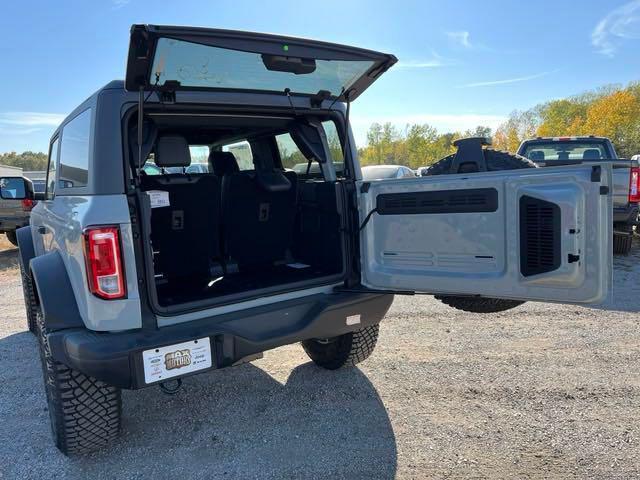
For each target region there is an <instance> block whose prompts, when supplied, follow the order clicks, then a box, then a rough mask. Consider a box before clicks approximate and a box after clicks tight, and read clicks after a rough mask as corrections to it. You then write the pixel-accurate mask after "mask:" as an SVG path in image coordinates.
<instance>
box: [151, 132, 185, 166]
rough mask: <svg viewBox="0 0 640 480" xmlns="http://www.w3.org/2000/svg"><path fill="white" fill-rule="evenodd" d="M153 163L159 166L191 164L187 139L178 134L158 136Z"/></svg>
mask: <svg viewBox="0 0 640 480" xmlns="http://www.w3.org/2000/svg"><path fill="white" fill-rule="evenodd" d="M155 163H156V165H157V166H159V167H161V168H166V167H188V166H189V165H191V152H189V144H188V143H187V140H186V139H185V138H184V137H181V136H180V135H165V136H163V137H158V142H157V143H156V156H155Z"/></svg>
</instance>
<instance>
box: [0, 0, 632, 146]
mask: <svg viewBox="0 0 640 480" xmlns="http://www.w3.org/2000/svg"><path fill="white" fill-rule="evenodd" d="M2 10H3V12H2V16H1V17H0V53H1V55H2V63H3V68H2V73H1V75H0V86H1V87H2V88H1V89H0V90H1V91H2V102H1V103H0V152H5V151H12V150H15V151H23V150H41V151H45V150H46V149H47V144H48V140H49V136H50V135H51V132H52V131H53V129H54V128H55V126H56V125H57V123H58V122H59V121H60V120H61V119H62V118H63V117H64V116H65V114H66V113H68V112H69V111H71V110H72V109H73V108H74V107H75V106H76V105H77V104H78V103H80V102H81V101H82V100H84V99H85V98H86V97H87V96H89V95H90V94H91V93H92V92H93V91H95V90H96V89H98V88H99V87H101V86H102V85H104V84H105V83H107V82H108V81H109V80H112V79H115V78H123V77H124V69H125V57H126V53H127V47H128V39H129V28H130V26H131V24H132V23H157V24H174V25H198V26H207V27H216V28H231V29H240V30H255V31H263V32H274V33H282V34H288V35H293V36H304V37H310V38H317V39H322V40H328V41H333V42H338V43H346V44H352V45H357V46H362V47H366V48H371V49H376V50H381V51H385V52H389V53H393V54H395V55H396V56H397V57H398V58H399V60H400V61H399V63H398V64H397V65H396V66H395V67H394V68H393V69H391V70H390V71H388V72H387V73H386V74H385V75H383V76H382V77H381V78H380V79H379V80H378V81H377V82H376V83H375V84H374V85H373V86H372V87H371V88H370V89H369V90H367V92H366V93H365V94H363V95H362V96H361V97H360V98H358V99H357V101H356V102H354V105H353V109H352V119H353V123H354V129H355V131H356V139H357V140H358V141H359V143H362V141H363V140H364V136H365V133H366V129H367V127H368V125H369V124H370V123H371V122H374V121H377V122H385V121H391V122H393V123H395V124H396V125H398V126H399V127H402V126H403V125H404V124H406V123H416V122H419V123H424V122H426V123H429V124H431V125H434V126H435V127H437V128H438V129H439V130H440V131H452V130H464V129H466V128H471V127H473V126H475V125H478V124H483V125H488V126H491V127H495V126H497V125H498V124H499V123H500V122H501V121H502V120H503V119H504V117H505V116H506V115H508V114H509V112H510V111H512V110H514V109H525V108H528V107H530V106H533V105H535V104H536V103H539V102H542V101H545V100H549V99H553V98H561V97H565V96H568V95H572V94H576V93H580V92H582V91H584V90H588V89H592V88H595V87H598V86H601V85H605V84H609V83H627V82H629V81H632V80H640V55H638V52H640V0H631V1H630V0H621V1H616V0H608V1H602V0H580V1H577V0H576V1H573V0H571V1H569V0H567V1H562V0H560V1H558V0H556V1H547V0H543V1H536V2H532V3H531V4H529V5H528V6H524V5H523V2H520V1H506V0H503V1H498V0H487V1H484V2H477V1H473V0H464V1H462V0H461V1H451V0H450V1H447V2H444V1H440V2H436V1H419V2H405V1H399V0H396V1H393V2H390V1H388V0H386V1H378V0H376V1H359V0H350V1H348V2H346V1H339V2H338V1H332V0H323V1H322V2H319V3H315V2H301V1H300V0H293V1H278V2H276V1H260V2H258V1H254V2H247V1H243V0H233V1H224V0H220V1H211V0H210V1H204V0H194V1H189V0H181V1H179V2H177V1H175V2H174V1H172V2H169V1H163V0H155V1H147V0H103V1H98V0H93V1H87V0H84V1H71V0H69V1H64V2H51V1H48V0H47V1H45V0H42V1H39V2H34V1H30V0H21V1H15V0H12V1H6V2H4V4H3V9H2Z"/></svg>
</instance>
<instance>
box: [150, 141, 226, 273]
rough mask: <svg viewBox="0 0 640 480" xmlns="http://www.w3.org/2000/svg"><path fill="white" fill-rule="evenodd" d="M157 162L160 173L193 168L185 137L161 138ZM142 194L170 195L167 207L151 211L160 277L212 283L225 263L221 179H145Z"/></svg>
mask: <svg viewBox="0 0 640 480" xmlns="http://www.w3.org/2000/svg"><path fill="white" fill-rule="evenodd" d="M155 163H156V165H157V166H159V167H161V168H166V167H177V166H179V167H184V166H188V165H189V164H190V163H191V156H190V153H189V146H188V144H187V142H186V140H185V139H184V138H183V137H177V136H170V137H159V138H158V142H157V144H156V152H155ZM141 184H142V189H143V190H144V191H149V190H160V191H165V192H168V193H169V203H170V205H169V206H164V207H158V208H153V209H152V212H151V242H152V245H153V249H154V251H156V252H157V254H156V255H155V256H154V266H155V270H156V274H158V273H162V274H163V276H165V277H166V278H167V279H169V280H171V279H176V278H189V279H198V278H201V279H208V278H210V277H211V276H212V274H211V272H212V268H214V267H216V266H217V265H219V262H220V261H221V259H222V251H221V247H220V206H221V182H220V178H219V177H217V176H215V175H212V174H195V175H194V174H182V173H179V174H163V175H145V176H142V177H141Z"/></svg>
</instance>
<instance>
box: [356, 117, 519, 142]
mask: <svg viewBox="0 0 640 480" xmlns="http://www.w3.org/2000/svg"><path fill="white" fill-rule="evenodd" d="M506 120H507V116H506V115H485V114H477V113H463V114H429V113H425V114H419V113H418V114H409V115H391V116H380V117H373V116H367V115H356V114H353V115H352V116H351V118H350V121H351V126H352V128H353V132H354V136H355V138H356V143H357V145H358V146H360V147H362V146H364V145H365V144H366V138H367V130H368V129H369V126H370V125H371V124H372V123H375V122H377V123H381V124H382V123H386V122H389V123H391V124H393V125H395V126H396V127H397V128H398V129H399V130H401V131H402V130H404V128H405V126H406V125H407V124H409V125H411V124H424V123H427V124H429V125H431V126H432V127H435V128H436V129H437V130H438V131H439V132H440V133H446V132H460V131H464V130H470V129H473V128H475V127H477V126H478V125H482V126H485V127H491V128H492V129H493V130H494V131H495V129H496V128H498V126H499V125H500V124H501V123H504V122H505V121H506Z"/></svg>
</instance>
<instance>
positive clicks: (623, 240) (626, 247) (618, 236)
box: [613, 225, 633, 255]
mask: <svg viewBox="0 0 640 480" xmlns="http://www.w3.org/2000/svg"><path fill="white" fill-rule="evenodd" d="M614 230H618V231H620V233H616V232H614V233H613V253H614V254H615V255H629V253H630V252H631V245H632V243H633V227H632V226H631V225H615V226H614Z"/></svg>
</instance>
